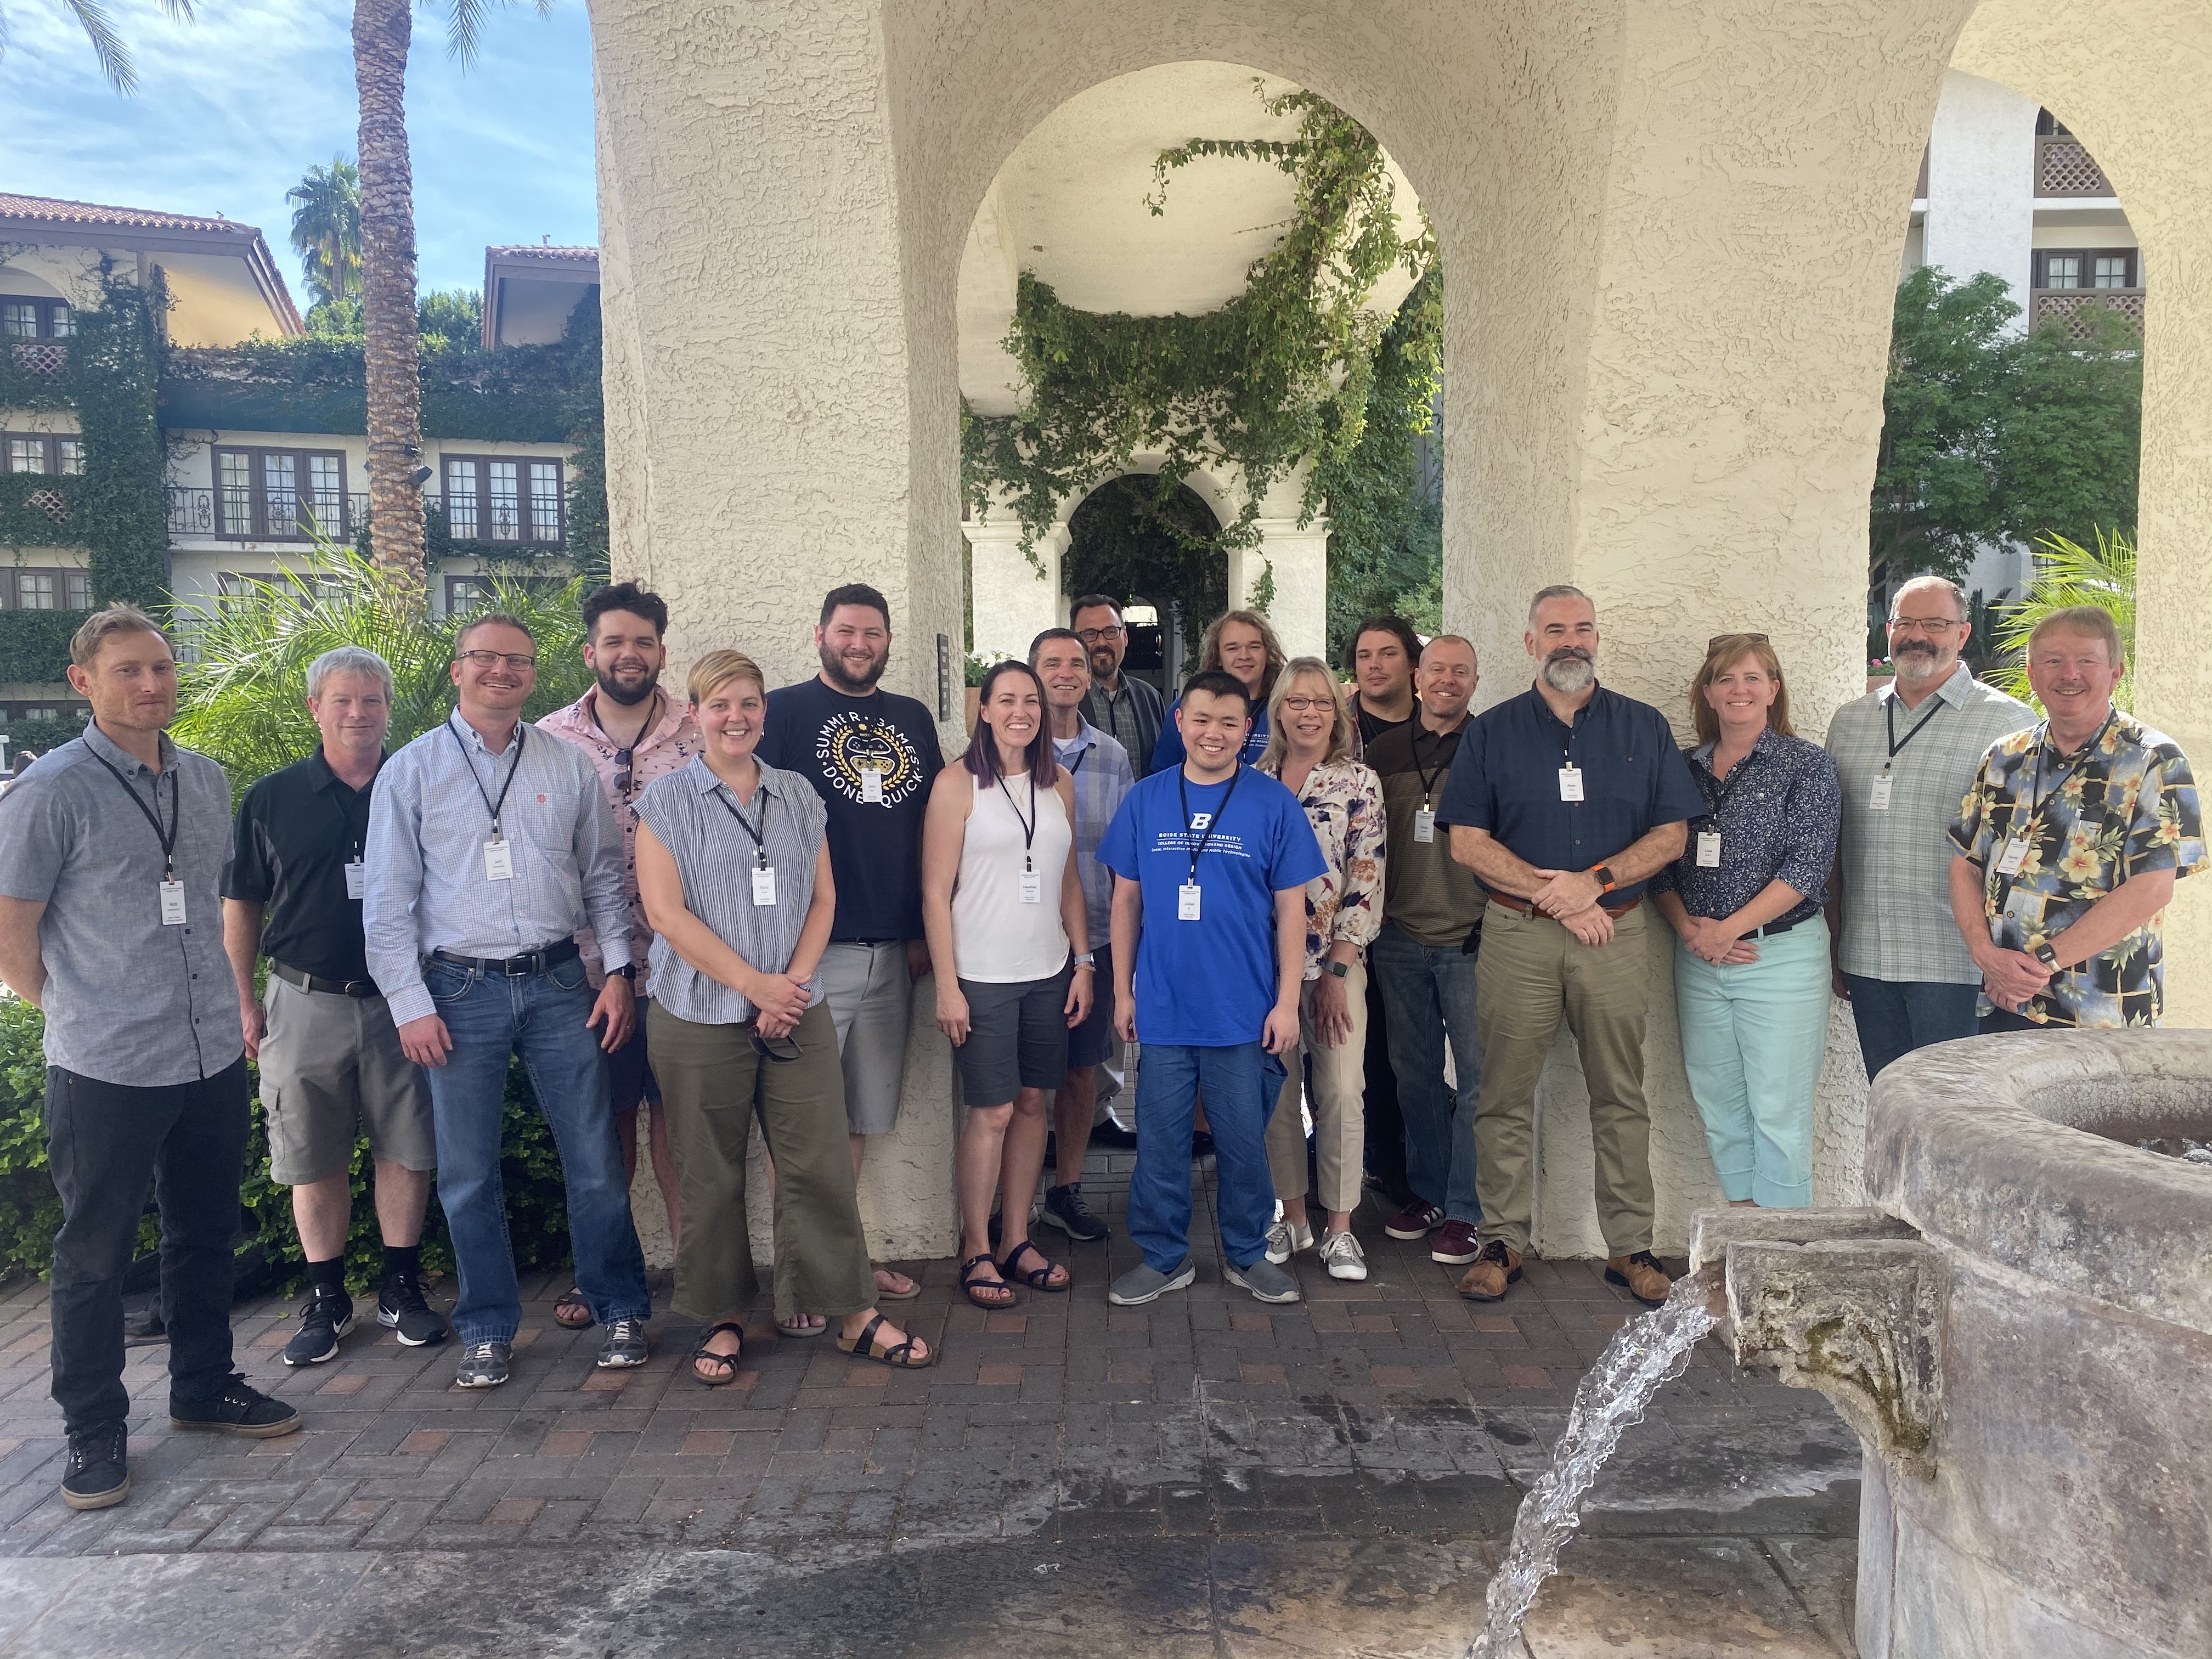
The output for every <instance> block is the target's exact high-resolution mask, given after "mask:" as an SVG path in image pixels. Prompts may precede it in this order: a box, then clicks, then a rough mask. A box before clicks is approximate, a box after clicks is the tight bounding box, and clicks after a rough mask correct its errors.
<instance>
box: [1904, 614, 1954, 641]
mask: <svg viewBox="0 0 2212 1659" xmlns="http://www.w3.org/2000/svg"><path fill="white" fill-rule="evenodd" d="M1889 627H1890V631H1891V632H1892V633H1894V634H1925V635H1929V637H1930V638H1933V637H1935V636H1936V635H1942V634H1948V633H1949V632H1950V631H1951V630H1952V629H1954V628H1964V627H1966V623H1964V622H1963V621H1961V620H1960V618H1958V617H1891V618H1890V619H1889Z"/></svg>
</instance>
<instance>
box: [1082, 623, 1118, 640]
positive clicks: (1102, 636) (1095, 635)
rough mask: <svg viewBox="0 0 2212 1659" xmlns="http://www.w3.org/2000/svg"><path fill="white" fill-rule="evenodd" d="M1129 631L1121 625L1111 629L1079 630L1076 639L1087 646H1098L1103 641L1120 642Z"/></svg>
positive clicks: (1115, 625) (1116, 624)
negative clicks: (1122, 636)
mask: <svg viewBox="0 0 2212 1659" xmlns="http://www.w3.org/2000/svg"><path fill="white" fill-rule="evenodd" d="M1127 631H1128V630H1127V629H1125V628H1123V627H1122V626H1121V623H1115V624H1114V625H1113V626H1112V627H1111V628H1079V629H1076V630H1075V637H1076V638H1077V639H1079V640H1081V641H1083V642H1084V644H1085V645H1096V644H1097V643H1098V642H1099V641H1101V640H1118V639H1120V638H1121V635H1123V634H1125V633H1127Z"/></svg>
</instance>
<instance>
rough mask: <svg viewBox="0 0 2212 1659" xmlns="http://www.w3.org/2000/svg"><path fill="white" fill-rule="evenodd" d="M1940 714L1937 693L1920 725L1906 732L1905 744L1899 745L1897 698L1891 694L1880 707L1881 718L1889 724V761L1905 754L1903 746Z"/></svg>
mask: <svg viewBox="0 0 2212 1659" xmlns="http://www.w3.org/2000/svg"><path fill="white" fill-rule="evenodd" d="M1942 712H1943V698H1942V694H1941V693H1940V692H1939V693H1938V694H1937V695H1936V696H1935V697H1934V698H1933V699H1932V700H1931V706H1930V707H1929V710H1928V712H1927V713H1926V714H1923V715H1922V716H1921V717H1920V724H1919V725H1917V726H1914V727H1913V728H1912V729H1911V731H1910V732H1906V733H1905V743H1899V741H1898V740H1897V698H1896V696H1894V695H1892V696H1890V697H1889V699H1888V700H1887V702H1884V703H1883V704H1882V706H1881V713H1882V718H1883V719H1884V720H1887V721H1888V723H1889V757H1890V759H1892V760H1895V759H1896V758H1897V757H1899V755H1901V754H1903V753H1904V752H1905V744H1906V743H1911V741H1912V740H1913V738H1917V737H1918V736H1919V735H1920V734H1921V733H1922V732H1924V731H1926V730H1927V729H1928V722H1929V721H1930V720H1934V719H1935V718H1936V715H1938V714H1942ZM1882 770H1883V771H1885V772H1887V771H1888V770H1889V768H1888V767H1887V766H1885V767H1883V768H1882Z"/></svg>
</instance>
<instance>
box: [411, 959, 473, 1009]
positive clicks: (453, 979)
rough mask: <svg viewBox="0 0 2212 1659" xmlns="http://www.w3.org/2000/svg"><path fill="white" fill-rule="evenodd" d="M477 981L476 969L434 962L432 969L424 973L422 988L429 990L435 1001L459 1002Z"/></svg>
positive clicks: (432, 999)
mask: <svg viewBox="0 0 2212 1659" xmlns="http://www.w3.org/2000/svg"><path fill="white" fill-rule="evenodd" d="M476 982H477V970H476V969H473V968H456V967H454V966H453V964H452V963H441V962H434V963H431V964H430V971H429V972H428V973H427V974H425V975H422V988H423V989H424V990H426V991H428V992H429V994H430V1000H431V1001H433V1002H440V1003H445V1002H459V1000H461V999H462V998H463V997H465V996H466V995H467V994H469V991H470V989H471V987H473V986H474V985H475V984H476Z"/></svg>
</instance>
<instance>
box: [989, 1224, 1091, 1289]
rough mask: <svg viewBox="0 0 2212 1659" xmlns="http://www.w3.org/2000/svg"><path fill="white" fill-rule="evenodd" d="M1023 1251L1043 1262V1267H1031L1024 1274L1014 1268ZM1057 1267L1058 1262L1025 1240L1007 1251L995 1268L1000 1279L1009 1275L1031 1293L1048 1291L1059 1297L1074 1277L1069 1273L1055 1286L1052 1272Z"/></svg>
mask: <svg viewBox="0 0 2212 1659" xmlns="http://www.w3.org/2000/svg"><path fill="white" fill-rule="evenodd" d="M1024 1250H1027V1251H1028V1252H1029V1253H1030V1255H1033V1256H1035V1257H1036V1259H1037V1260H1038V1261H1042V1262H1043V1263H1044V1266H1043V1267H1031V1268H1030V1270H1029V1271H1028V1272H1026V1273H1024V1272H1023V1271H1022V1269H1020V1268H1019V1267H1016V1266H1014V1263H1015V1262H1017V1261H1020V1260H1021V1257H1022V1252H1023V1251H1024ZM1059 1265H1060V1264H1059V1263H1058V1262H1056V1261H1054V1260H1053V1259H1052V1258H1051V1257H1050V1256H1048V1255H1046V1254H1045V1253H1044V1252H1043V1251H1042V1250H1040V1249H1037V1247H1036V1245H1034V1244H1032V1243H1030V1241H1029V1240H1028V1239H1026V1238H1025V1239H1024V1240H1023V1241H1022V1242H1021V1243H1018V1244H1017V1245H1015V1246H1014V1248H1013V1249H1011V1250H1008V1251H1007V1252H1006V1260H1005V1261H1001V1262H999V1263H998V1264H997V1267H998V1269H999V1273H1000V1276H1001V1277H1006V1276H1009V1275H1010V1276H1012V1278H1015V1279H1020V1280H1021V1281H1022V1283H1023V1284H1024V1285H1028V1286H1029V1287H1030V1289H1031V1290H1033V1291H1051V1292H1052V1293H1053V1294H1054V1296H1059V1295H1061V1294H1063V1293H1065V1292H1066V1290H1067V1287H1068V1286H1069V1285H1073V1284H1074V1283H1075V1275H1074V1274H1073V1273H1070V1274H1069V1275H1068V1276H1067V1277H1066V1279H1061V1280H1060V1283H1059V1284H1057V1285H1055V1284H1054V1283H1053V1282H1052V1275H1053V1272H1054V1269H1055V1268H1056V1267H1058V1266H1059Z"/></svg>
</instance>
